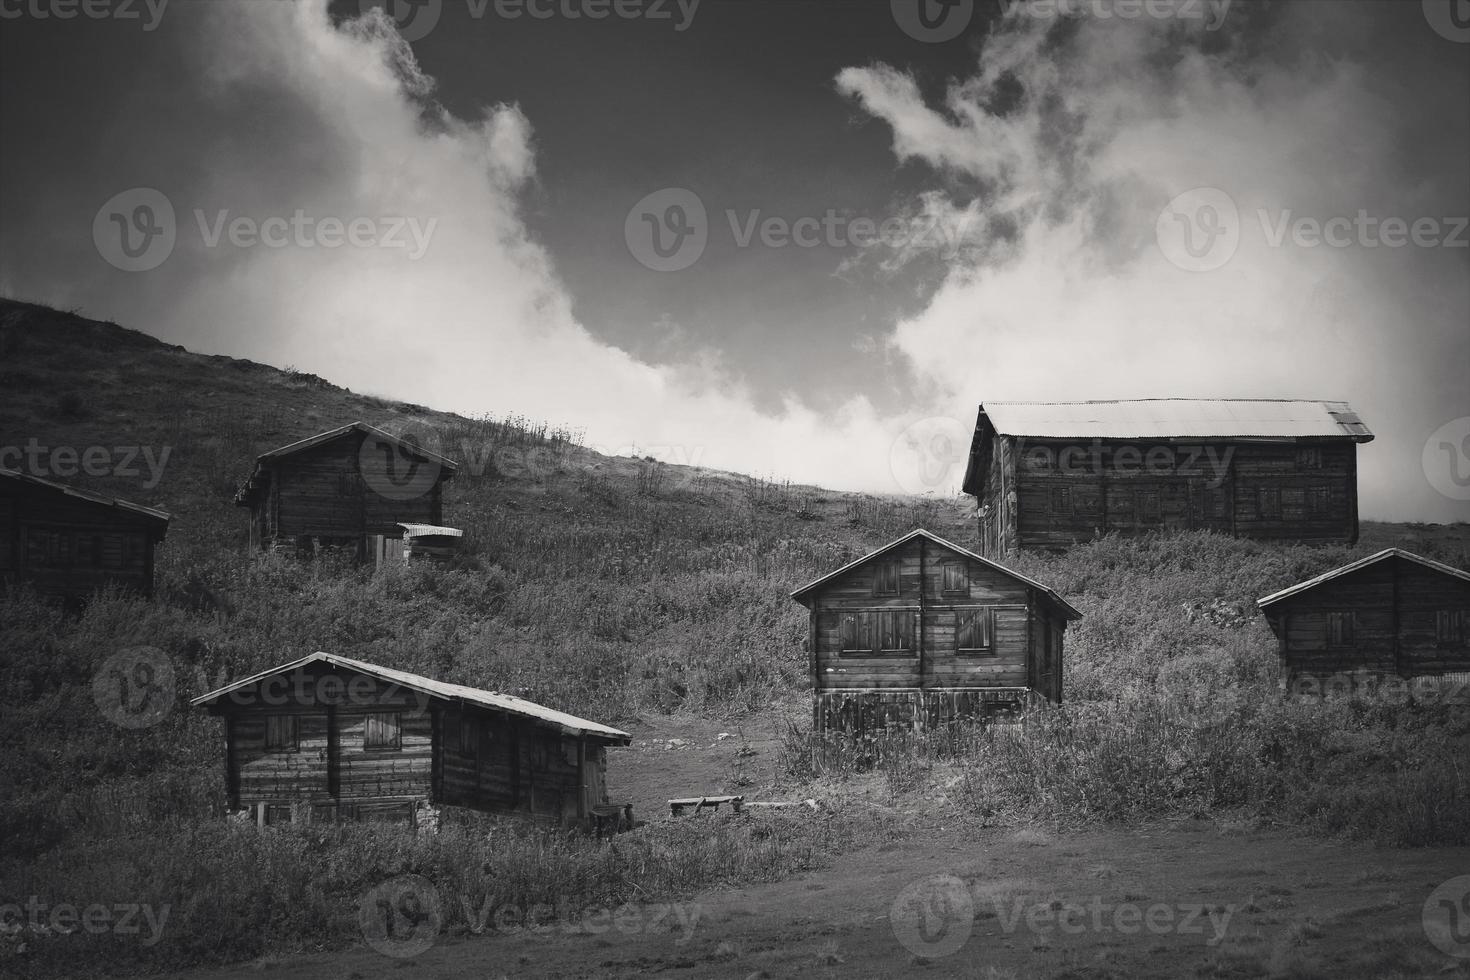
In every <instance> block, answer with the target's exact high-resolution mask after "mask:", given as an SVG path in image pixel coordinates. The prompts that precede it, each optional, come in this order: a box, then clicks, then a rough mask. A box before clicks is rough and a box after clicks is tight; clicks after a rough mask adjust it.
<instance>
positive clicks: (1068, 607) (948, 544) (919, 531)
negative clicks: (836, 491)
mask: <svg viewBox="0 0 1470 980" xmlns="http://www.w3.org/2000/svg"><path fill="white" fill-rule="evenodd" d="M914 538H927V539H928V540H930V541H932V542H934V543H935V544H937V545H939V546H940V547H941V548H948V549H949V550H950V551H953V552H956V553H958V554H961V555H964V556H965V557H966V558H969V559H971V560H972V561H977V562H979V563H980V564H982V565H985V566H986V567H988V568H993V569H995V570H996V571H997V572H1000V573H1001V574H1002V575H1008V576H1010V577H1011V578H1013V579H1015V580H1016V581H1018V582H1023V583H1025V584H1026V585H1029V586H1031V587H1032V588H1034V589H1038V590H1040V591H1041V592H1042V593H1043V594H1044V595H1045V596H1046V597H1047V598H1049V599H1051V601H1052V602H1054V603H1055V604H1056V605H1057V606H1058V607H1059V608H1060V609H1061V610H1062V611H1063V613H1064V614H1065V615H1066V616H1067V618H1068V619H1081V618H1082V614H1081V613H1080V612H1078V611H1077V610H1076V609H1074V608H1072V604H1071V603H1069V602H1068V601H1067V600H1066V599H1063V598H1062V597H1061V596H1060V595H1058V594H1057V593H1056V592H1055V591H1053V590H1052V589H1050V588H1048V587H1047V586H1045V585H1042V584H1041V583H1040V582H1038V581H1036V580H1035V579H1034V578H1029V577H1028V576H1025V575H1022V574H1021V573H1020V572H1017V571H1015V570H1013V569H1010V568H1006V567H1005V566H1004V565H1002V564H1000V563H999V562H996V561H992V560H991V559H989V558H985V557H983V556H981V555H977V554H975V553H974V552H973V551H970V550H969V549H968V548H961V547H960V546H959V545H957V544H955V543H954V542H953V541H946V540H945V539H944V538H941V537H940V536H939V535H937V534H935V533H934V532H932V531H926V530H925V529H924V528H922V527H920V528H915V529H914V530H912V531H910V532H909V533H908V534H905V535H904V536H903V537H901V538H897V539H895V540H893V541H890V542H888V543H887V544H885V545H884V546H883V547H881V548H879V549H877V550H876V551H870V552H868V553H867V554H866V555H863V556H862V557H861V558H858V559H856V560H855V561H850V562H848V563H847V564H846V565H843V566H842V567H841V568H839V569H837V570H836V571H835V572H828V573H827V574H826V575H823V576H822V577H821V578H819V579H816V580H814V581H811V582H808V583H807V584H806V585H803V586H802V587H801V588H799V589H797V590H796V591H795V592H793V593H791V598H793V599H795V600H796V601H797V602H800V603H801V604H802V605H806V603H805V601H803V599H802V596H804V595H806V594H807V593H808V592H811V591H812V590H813V589H815V588H817V587H818V586H820V585H822V584H824V583H826V582H830V581H832V580H833V579H835V578H837V577H839V576H842V575H846V574H847V573H848V572H850V571H852V570H853V569H854V568H857V567H858V566H859V565H861V564H863V563H864V562H868V561H872V560H873V559H874V558H877V557H878V556H879V555H881V554H884V553H886V552H889V551H892V550H893V549H894V548H897V547H899V546H901V545H904V544H907V543H908V542H910V541H912V540H913V539H914Z"/></svg>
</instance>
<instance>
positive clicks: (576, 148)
mask: <svg viewBox="0 0 1470 980" xmlns="http://www.w3.org/2000/svg"><path fill="white" fill-rule="evenodd" d="M93 2H94V3H96V4H97V6H95V7H93V8H91V9H92V11H93V12H94V13H97V14H100V16H89V15H88V14H87V13H86V12H85V11H81V10H77V9H76V8H75V6H72V5H69V4H68V0H0V15H3V20H0V73H3V76H0V77H3V82H4V85H3V89H0V291H3V292H4V293H6V294H8V295H13V296H18V297H20V298H25V299H32V300H37V301H42V302H48V303H52V304H54V305H57V306H61V307H66V308H79V309H80V310H81V311H83V312H84V313H86V314H87V315H90V316H94V317H99V318H105V319H113V320H116V321H118V322H120V323H122V324H124V325H126V326H131V327H135V328H137V329H141V330H144V331H146V332H148V333H151V334H154V335H156V336H159V337H161V338H163V339H165V340H168V341H171V342H174V343H180V344H184V345H186V346H188V347H189V348H191V349H194V350H198V351H205V352H210V353H227V354H231V355H235V356H242V357H249V358H253V359H256V360H261V361H265V362H268V363H271V364H276V365H281V366H285V365H292V366H294V367H296V368H297V369H300V370H304V371H310V372H312V373H316V374H319V375H322V376H324V377H326V378H328V379H330V380H332V381H334V382H336V383H339V384H344V385H347V386H349V387H351V388H353V389H356V390H359V391H365V392H370V393H375V394H383V395H389V396H392V397H396V398H402V399H406V400H409V401H414V402H420V403H426V404H431V405H434V406H435V407H440V408H445V409H450V410H455V411H460V412H464V413H469V414H478V413H487V412H488V413H495V414H503V413H507V412H516V413H521V414H525V415H529V416H532V417H535V418H543V419H547V420H550V421H552V422H555V423H561V424H566V425H570V426H573V427H576V428H581V429H585V431H586V434H587V441H588V442H589V444H592V445H594V446H596V447H598V448H602V449H604V450H609V451H626V449H627V448H628V447H629V446H636V447H637V448H638V449H639V451H640V452H651V453H654V454H656V455H659V456H661V457H663V458H665V459H669V460H671V461H674V462H694V463H703V464H706V465H713V466H719V467H723V468H728V469H736V470H740V471H744V472H750V473H756V474H760V475H764V476H777V477H789V478H792V479H797V480H802V481H812V482H816V483H820V484H823V485H826V486H831V487H838V488H855V489H869V490H880V491H893V492H897V491H902V490H909V491H914V490H925V489H934V490H937V491H940V492H945V491H947V490H948V488H950V487H952V486H953V484H954V483H956V482H957V479H958V475H959V473H958V467H957V466H956V467H951V468H949V469H948V470H946V469H945V468H944V467H942V466H941V467H938V468H937V469H936V468H935V467H934V466H933V465H932V463H933V460H932V459H930V458H927V457H929V456H932V454H933V453H934V451H935V447H942V446H943V445H944V441H943V440H944V439H945V438H951V439H952V440H954V441H955V442H958V441H961V440H963V439H964V438H965V434H966V433H967V432H968V431H969V430H970V428H971V427H972V426H973V423H974V415H975V408H976V405H977V404H978V403H980V402H981V401H983V400H985V399H1019V400H1069V399H1079V398H1111V397H1119V398H1131V397H1158V396H1170V395H1180V396H1207V397H1229V396H1238V397H1273V398H1274V397H1281V398H1291V397H1301V398H1323V399H1341V400H1346V401H1348V402H1350V403H1351V404H1352V405H1353V406H1354V407H1355V408H1356V409H1357V410H1358V411H1359V412H1360V413H1361V414H1362V416H1363V417H1364V419H1365V420H1366V421H1367V423H1368V424H1369V425H1370V427H1372V429H1373V430H1374V432H1375V433H1376V434H1377V437H1378V438H1377V440H1376V441H1375V442H1374V443H1372V444H1370V445H1368V446H1366V447H1364V448H1363V449H1362V450H1361V451H1360V461H1361V463H1362V468H1363V473H1362V480H1361V485H1362V493H1361V506H1362V514H1363V516H1364V517H1365V518H1383V519H1399V520H1408V519H1422V520H1454V519H1466V518H1467V517H1470V512H1467V507H1470V504H1467V503H1466V501H1465V500H1463V499H1457V496H1459V497H1464V496H1467V495H1470V490H1465V489H1464V488H1465V486H1466V485H1467V484H1470V394H1467V389H1470V385H1467V378H1470V248H1467V244H1470V231H1467V229H1466V228H1465V222H1466V218H1465V216H1466V215H1467V214H1470V163H1467V162H1470V103H1467V93H1470V25H1466V26H1461V23H1460V22H1459V21H1457V20H1455V19H1454V18H1453V17H1452V16H1451V13H1452V10H1453V8H1452V6H1451V3H1450V2H1449V0H1446V2H1445V3H1443V4H1436V3H1435V2H1434V0H1428V2H1426V3H1424V4H1422V5H1421V4H1420V3H1418V2H1386V3H1370V2H1350V0H1349V2H1342V0H1333V2H1324V3H1306V2H1303V3H1277V4H1264V3H1245V2H1241V0H1236V2H1234V3H1226V2H1224V0H1199V2H1198V3H1195V2H1194V0H1149V2H1146V3H1145V2H1138V3H1130V2H1129V0H1119V2H1117V3H1113V2H1109V0H1098V2H1096V3H1094V2H1091V0H1089V2H1085V3H1084V2H1082V0H1076V2H1074V3H1070V4H1069V3H1067V2H1066V0H1061V2H1060V3H1057V2H1053V0H955V2H953V3H952V4H951V5H950V6H941V5H940V4H938V3H937V2H936V0H895V2H894V3H893V4H892V5H890V4H889V3H886V2H881V0H872V2H864V3H836V2H829V3H818V2H814V0H811V2H803V0H768V2H762V0H701V2H698V3H695V2H694V0H684V2H683V3H682V4H680V3H679V2H678V0H657V2H655V0H643V2H641V3H639V2H637V0H605V2H600V0H488V2H486V3H482V2H480V0H439V2H436V0H417V3H416V5H414V4H407V3H405V4H404V5H403V6H402V7H401V9H399V10H398V11H396V13H397V14H398V17H397V20H396V21H395V20H394V19H393V18H391V17H389V16H384V15H383V14H382V12H373V11H371V10H370V12H369V14H368V15H367V16H366V17H363V16H361V15H362V10H363V9H364V8H372V6H373V4H374V3H375V2H377V0H362V2H359V0H350V2H333V3H331V4H330V5H329V4H328V3H327V2H326V0H302V2H299V3H298V2H291V0H250V2H232V0H194V2H185V0H172V2H169V3H167V4H166V5H164V6H163V8H162V9H161V10H160V9H159V4H160V0H152V2H151V4H150V3H149V2H148V0H132V2H131V3H128V4H122V3H120V2H119V3H113V2H110V0H108V2H104V0H93ZM920 2H922V3H923V4H924V6H923V8H922V9H920V6H919V4H920ZM1059 7H1060V8H1061V9H1062V10H1064V11H1066V13H1059V12H1058V8H1059ZM73 12H75V13H76V16H73V17H70V18H66V19H63V18H62V17H60V16H58V15H60V14H65V13H73ZM597 14H602V15H604V16H601V17H598V16H595V15H597ZM920 14H924V15H925V16H922V17H921V16H920ZM535 15H541V16H535ZM169 212H172V214H171V216H170V213H169ZM771 219H777V220H774V221H772V220H771ZM1301 219H1307V220H1306V221H1305V222H1303V221H1301ZM1332 219H1338V220H1337V221H1335V222H1334V221H1332ZM1318 226H1325V231H1326V234H1325V235H1323V234H1321V232H1322V230H1324V229H1322V228H1320V227H1318ZM124 231H126V233H127V234H126V236H124V234H123V232H124ZM1324 238H1325V239H1327V240H1323V239H1324ZM126 243H131V244H128V247H127V248H124V245H125V244H126ZM921 420H928V421H921ZM916 423H918V427H917V429H913V428H912V427H913V426H914V425H915V424H916ZM914 432H917V433H918V434H919V436H920V438H919V439H918V440H917V441H915V439H914V438H913V433H914ZM305 434H306V433H303V435H305ZM941 455H942V452H941ZM926 462H927V463H930V464H931V465H929V466H927V467H922V468H921V469H916V465H917V464H923V463H926Z"/></svg>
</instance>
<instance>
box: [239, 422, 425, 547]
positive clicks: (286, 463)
mask: <svg viewBox="0 0 1470 980" xmlns="http://www.w3.org/2000/svg"><path fill="white" fill-rule="evenodd" d="M364 438H365V437H364V436H363V434H361V433H357V432H353V433H349V434H347V435H344V436H343V437H342V438H340V439H337V440H334V441H332V442H329V443H323V444H322V445H320V446H314V447H312V448H311V449H307V450H303V451H301V452H299V453H294V454H292V455H290V456H287V457H283V458H281V459H276V460H268V461H267V463H266V466H267V467H268V469H269V472H270V490H269V493H268V494H265V495H262V496H263V497H264V498H266V499H265V500H264V502H263V503H261V504H260V505H259V506H262V507H264V508H265V509H266V511H267V513H266V515H264V516H263V522H264V524H265V525H266V526H267V527H268V528H270V529H271V532H272V533H273V534H275V535H278V536H281V537H286V538H294V537H298V536H313V537H324V538H338V539H352V540H354V541H358V540H362V539H363V538H364V537H365V536H366V535H369V534H383V535H388V536H390V537H402V535H403V529H402V528H400V527H398V524H399V523H400V522H402V523H420V524H439V523H441V521H442V518H443V513H442V507H443V483H442V481H441V482H436V483H435V484H434V485H433V486H432V487H430V488H429V489H427V490H426V491H425V492H424V493H423V494H422V495H420V496H415V497H413V498H411V499H407V500H398V499H394V498H390V497H387V496H384V495H383V494H381V493H378V492H376V491H375V490H373V489H372V488H371V487H369V486H367V484H366V483H365V482H364V481H363V479H362V474H361V472H360V462H359V452H360V450H361V447H362V442H363V439H364Z"/></svg>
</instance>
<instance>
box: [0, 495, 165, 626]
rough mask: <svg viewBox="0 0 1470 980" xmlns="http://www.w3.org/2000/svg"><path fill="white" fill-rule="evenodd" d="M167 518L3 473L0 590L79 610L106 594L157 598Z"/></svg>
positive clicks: (160, 513) (149, 509)
mask: <svg viewBox="0 0 1470 980" xmlns="http://www.w3.org/2000/svg"><path fill="white" fill-rule="evenodd" d="M168 522H169V515H168V514H165V513H164V512H163V511H161V510H155V509H154V508H152V507H144V506H142V505H141V504H134V503H129V502H128V501H126V500H119V499H117V498H115V497H107V496H103V495H102V494H99V493H92V492H90V491H87V490H79V489H77V488H75V487H69V486H65V485H64V484H60V483H53V482H51V481H50V480H42V479H40V478H38V477H34V476H29V475H27V474H24V473H19V472H16V471H14V470H8V469H0V583H11V582H18V581H23V582H27V583H29V584H30V585H31V586H32V587H33V588H34V589H35V590H36V591H37V592H39V593H40V594H42V595H46V596H51V597H54V598H60V599H62V600H64V601H66V602H68V603H79V602H81V601H82V600H84V599H85V598H86V597H87V596H89V595H91V594H92V593H93V592H94V591H96V590H97V589H99V588H101V587H103V586H109V585H114V586H121V587H123V588H127V589H133V590H136V591H137V592H140V593H142V594H143V595H152V594H153V553H154V549H155V548H157V547H158V544H159V542H161V541H162V540H163V537H164V535H165V534H166V533H167V532H168Z"/></svg>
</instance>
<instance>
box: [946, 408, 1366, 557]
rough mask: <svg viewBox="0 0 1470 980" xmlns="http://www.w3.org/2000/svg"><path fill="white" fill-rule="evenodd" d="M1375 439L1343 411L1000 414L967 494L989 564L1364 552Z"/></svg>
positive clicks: (992, 413) (976, 452)
mask: <svg viewBox="0 0 1470 980" xmlns="http://www.w3.org/2000/svg"><path fill="white" fill-rule="evenodd" d="M1372 439H1373V433H1372V432H1370V431H1369V430H1368V427H1367V426H1366V425H1365V424H1364V423H1363V420H1362V419H1361V418H1359V417H1358V415H1357V413H1356V412H1354V411H1353V410H1352V408H1351V407H1350V406H1349V405H1348V404H1347V403H1346V402H1339V401H1310V400H1279V399H1193V398H1155V399H1139V400H1132V401H1083V402H986V403H985V404H983V405H981V406H980V412H979V417H978V419H977V421H976V424H975V434H974V438H973V440H972V442H971V445H970V455H969V460H968V463H967V465H966V469H965V480H964V484H963V486H964V490H965V492H966V493H969V494H972V495H973V496H975V498H976V499H977V503H978V512H979V525H980V527H979V540H980V548H979V551H980V553H981V554H982V555H986V556H996V555H1006V554H1012V553H1014V552H1016V551H1017V550H1020V549H1044V550H1061V549H1065V548H1067V547H1070V546H1072V545H1074V544H1077V543H1080V542H1082V541H1088V540H1091V539H1093V538H1096V537H1100V536H1102V535H1104V534H1122V535H1137V534H1143V533H1148V532H1155V531H1170V530H1208V531H1215V532H1218V533H1221V534H1232V535H1239V536H1243V537H1251V538H1260V539H1265V540H1276V541H1309V542H1345V543H1351V542H1353V541H1356V540H1357V537H1358V462H1357V449H1358V446H1359V444H1361V443H1366V442H1370V441H1372Z"/></svg>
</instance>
